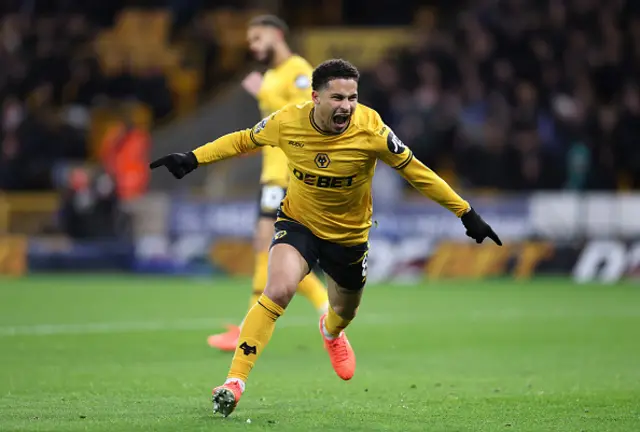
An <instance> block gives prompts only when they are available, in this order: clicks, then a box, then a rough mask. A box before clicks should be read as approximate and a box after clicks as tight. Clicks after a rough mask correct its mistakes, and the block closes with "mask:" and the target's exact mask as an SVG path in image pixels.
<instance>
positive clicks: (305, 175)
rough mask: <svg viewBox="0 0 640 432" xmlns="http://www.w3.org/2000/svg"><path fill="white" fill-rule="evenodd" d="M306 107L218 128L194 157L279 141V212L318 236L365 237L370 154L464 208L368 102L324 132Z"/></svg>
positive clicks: (209, 158) (349, 242)
mask: <svg viewBox="0 0 640 432" xmlns="http://www.w3.org/2000/svg"><path fill="white" fill-rule="evenodd" d="M313 107H314V104H313V102H311V101H309V102H306V103H303V104H298V105H295V104H291V105H287V106H286V107H284V108H283V109H281V110H279V111H276V112H275V113H273V114H272V115H270V116H268V117H266V118H264V119H263V120H262V121H261V122H259V123H258V124H257V125H256V126H254V127H253V128H252V129H248V130H244V131H240V132H235V133H233V134H229V135H226V136H225V137H222V138H220V139H218V140H216V141H214V142H213V143H209V144H207V145H205V146H202V147H200V148H199V149H196V150H195V151H194V153H195V155H196V157H197V159H198V161H199V162H200V163H210V162H214V161H216V160H220V159H224V158H227V157H231V156H234V155H236V154H238V153H242V152H247V151H251V150H252V149H254V148H256V147H266V146H270V147H277V148H280V149H281V150H282V151H283V153H284V154H285V155H286V158H287V160H288V162H287V167H288V168H287V169H288V173H289V176H290V178H291V180H290V182H289V188H288V191H287V195H286V197H285V199H284V201H283V203H282V211H283V213H284V214H285V215H286V217H287V218H290V219H293V220H294V221H297V222H298V223H301V224H303V225H305V226H306V227H307V228H309V229H310V230H311V231H312V232H313V233H314V234H315V235H316V236H318V237H319V238H321V239H325V240H328V241H332V242H335V243H338V244H342V245H345V246H353V245H356V244H360V243H363V242H366V241H367V240H368V234H369V229H370V227H371V217H372V213H373V205H372V194H371V185H372V181H373V175H374V172H375V167H376V163H377V160H378V159H380V160H382V161H383V162H384V163H386V164H388V165H390V166H391V167H393V168H395V169H397V170H398V172H399V173H400V174H401V175H402V176H403V177H404V178H406V179H407V180H408V181H409V182H410V183H411V184H412V185H413V186H414V187H415V188H416V189H418V190H419V191H421V192H422V193H423V194H424V195H426V196H428V197H429V198H431V199H433V200H434V201H436V202H438V203H440V204H441V205H443V206H444V207H446V208H448V209H449V210H451V211H452V212H454V213H455V214H456V215H457V216H458V217H459V216H462V215H463V214H464V213H465V212H466V211H467V210H468V209H469V204H468V203H467V202H466V201H465V200H463V199H462V198H460V196H458V194H456V193H455V192H454V191H453V190H452V189H451V188H450V187H449V185H448V184H447V183H446V182H445V181H444V180H442V179H441V178H440V177H438V175H436V174H435V173H434V172H433V171H431V170H430V169H429V168H427V167H426V166H424V165H423V164H422V163H421V162H420V161H418V160H417V159H415V158H414V157H413V153H412V152H411V150H410V149H409V148H408V147H407V146H406V145H404V144H403V143H402V141H401V140H400V139H399V138H398V137H397V136H396V135H395V134H394V133H393V131H392V130H391V129H390V128H389V127H388V126H386V125H385V124H384V123H383V122H382V119H381V118H380V115H379V114H378V113H377V112H376V111H374V110H373V109H371V108H368V107H366V106H364V105H361V104H358V106H357V109H356V110H355V112H354V113H353V115H352V118H351V121H350V124H349V125H348V127H347V128H346V130H345V131H344V132H342V133H340V134H328V133H326V132H323V131H322V130H320V128H319V127H318V126H317V125H316V124H315V122H314V121H313Z"/></svg>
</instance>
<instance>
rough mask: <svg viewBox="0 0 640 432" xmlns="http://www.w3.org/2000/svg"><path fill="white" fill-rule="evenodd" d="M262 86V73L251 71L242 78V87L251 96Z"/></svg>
mask: <svg viewBox="0 0 640 432" xmlns="http://www.w3.org/2000/svg"><path fill="white" fill-rule="evenodd" d="M260 87H262V74H261V73H260V72H251V73H250V74H249V75H247V76H246V77H245V79H243V80H242V88H243V89H245V90H246V91H247V93H249V94H250V95H251V96H256V95H257V94H258V93H259V92H260Z"/></svg>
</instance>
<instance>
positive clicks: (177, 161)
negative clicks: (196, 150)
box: [149, 152, 198, 180]
mask: <svg viewBox="0 0 640 432" xmlns="http://www.w3.org/2000/svg"><path fill="white" fill-rule="evenodd" d="M161 166H166V167H167V169H168V170H169V172H170V173H171V174H173V176H174V177H175V178H177V179H178V180H179V179H181V178H182V177H184V176H186V175H187V174H189V173H190V172H191V171H193V170H194V169H196V168H198V159H197V158H196V155H194V154H193V152H189V153H171V154H169V155H166V156H163V157H161V158H160V159H156V160H154V161H153V162H151V164H149V168H151V169H156V168H159V167H161Z"/></svg>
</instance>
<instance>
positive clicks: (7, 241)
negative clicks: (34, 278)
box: [0, 234, 28, 276]
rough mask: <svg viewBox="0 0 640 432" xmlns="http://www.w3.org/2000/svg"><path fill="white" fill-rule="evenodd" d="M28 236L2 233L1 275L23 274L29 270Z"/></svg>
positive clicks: (0, 239)
mask: <svg viewBox="0 0 640 432" xmlns="http://www.w3.org/2000/svg"><path fill="white" fill-rule="evenodd" d="M27 250H28V239H27V237H26V236H16V235H7V236H3V235H1V234H0V276H22V275H24V274H25V273H26V272H27Z"/></svg>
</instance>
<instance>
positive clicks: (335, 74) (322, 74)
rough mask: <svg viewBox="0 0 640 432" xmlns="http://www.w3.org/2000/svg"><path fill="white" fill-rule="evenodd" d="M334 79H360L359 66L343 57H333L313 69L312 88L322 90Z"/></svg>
mask: <svg viewBox="0 0 640 432" xmlns="http://www.w3.org/2000/svg"><path fill="white" fill-rule="evenodd" d="M334 79H352V80H355V81H356V82H357V81H358V80H359V79H360V72H358V68H356V67H355V66H354V65H352V64H351V63H349V62H348V61H346V60H343V59H331V60H327V61H324V62H322V63H321V64H320V65H319V66H318V67H317V68H315V70H314V71H313V76H312V77H311V88H312V89H313V90H316V91H318V90H321V89H323V88H324V87H326V85H327V84H329V82H330V81H333V80H334Z"/></svg>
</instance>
